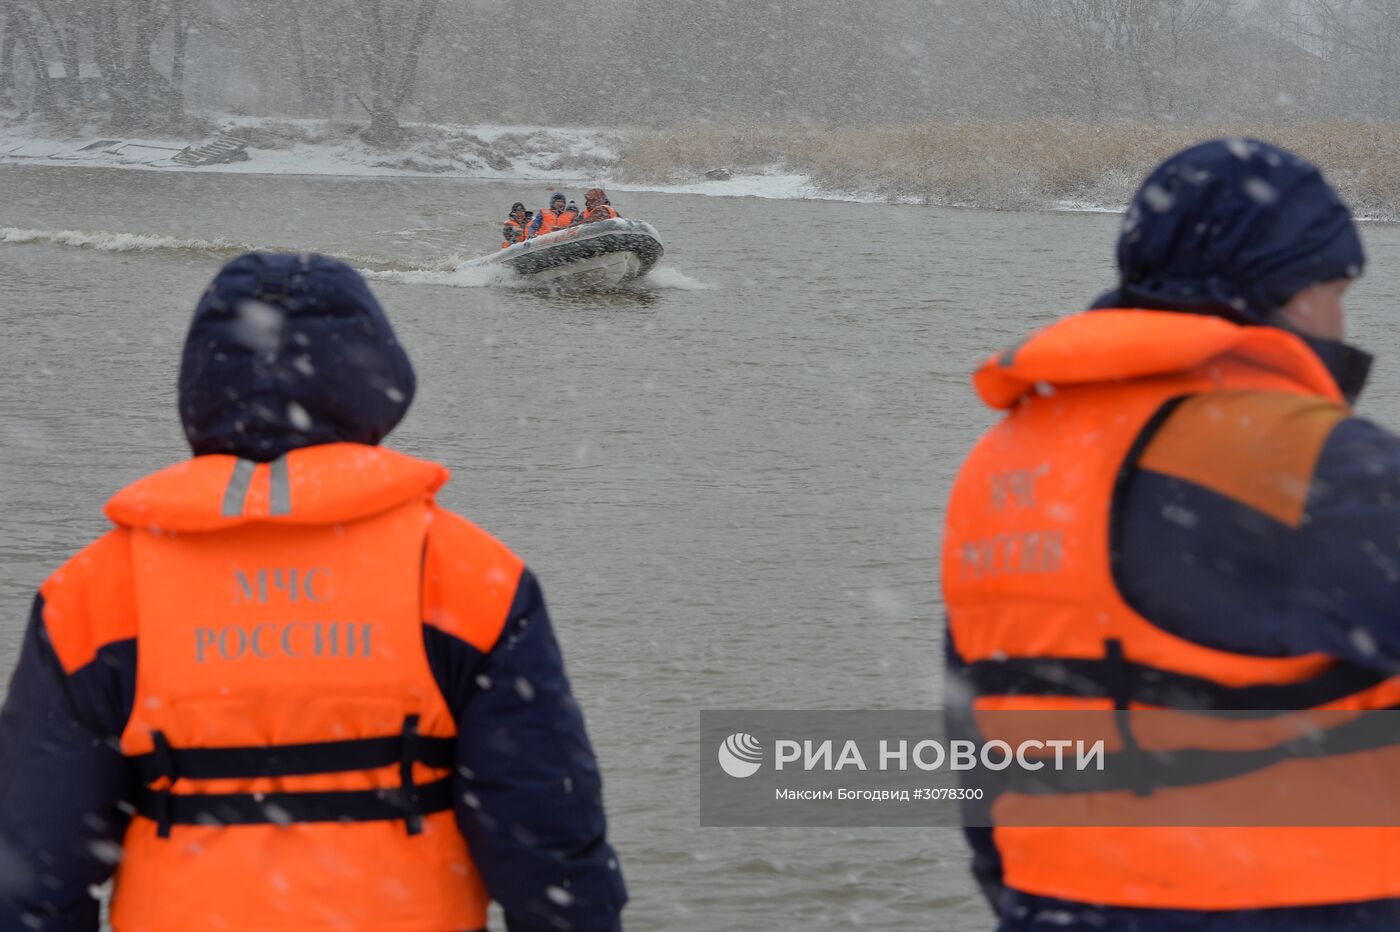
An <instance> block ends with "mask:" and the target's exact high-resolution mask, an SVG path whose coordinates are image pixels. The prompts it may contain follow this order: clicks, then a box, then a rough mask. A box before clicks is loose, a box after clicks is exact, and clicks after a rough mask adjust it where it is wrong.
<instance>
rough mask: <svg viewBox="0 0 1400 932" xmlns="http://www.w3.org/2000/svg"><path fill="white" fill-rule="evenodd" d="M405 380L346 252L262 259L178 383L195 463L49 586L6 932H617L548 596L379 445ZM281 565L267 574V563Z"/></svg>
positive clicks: (220, 284) (19, 679) (608, 867)
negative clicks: (489, 908) (478, 931)
mask: <svg viewBox="0 0 1400 932" xmlns="http://www.w3.org/2000/svg"><path fill="white" fill-rule="evenodd" d="M414 391H415V377H414V373H413V369H412V367H411V366H410V364H409V360H408V357H407V355H406V354H405V353H404V351H403V349H402V348H401V347H400V345H399V344H398V342H397V340H396V338H395V336H394V333H393V331H392V329H391V328H390V326H389V323H388V320H387V319H386V318H385V316H384V313H383V311H382V310H381V308H380V306H379V303H378V302H377V300H376V299H375V297H374V295H373V294H372V293H371V292H370V290H369V288H368V287H367V286H366V284H365V282H364V280H363V279H362V278H361V277H360V276H359V275H358V274H357V273H356V272H355V271H354V270H352V269H351V268H349V267H348V266H346V265H344V264H343V263H341V262H338V261H335V260H332V259H328V258H326V257H323V256H317V255H302V256H291V255H277V254H268V253H250V254H248V255H244V256H241V257H239V258H237V259H234V260H233V261H231V262H230V263H228V264H227V265H226V266H225V267H224V268H223V270H222V271H220V273H219V274H218V276H217V277H216V278H215V279H214V281H213V283H212V284H211V286H210V288H209V289H208V290H207V291H206V292H205V294H204V296H203V297H202V298H201V300H200V303H199V307H198V309H197V311H196V313H195V317H194V320H193V323H192V325H191V327H190V331H189V336H188V338H187V341H186V344H185V348H184V357H183V360H182V365H181V370H180V385H179V408H180V416H181V419H182V421H183V423H184V427H185V433H186V436H187V437H188V439H189V443H190V446H191V448H192V449H193V451H194V453H195V457H194V458H193V459H191V460H187V461H184V462H182V463H179V464H177V465H175V466H173V467H170V468H168V469H165V470H162V471H160V472H157V473H154V474H152V475H150V476H147V477H146V478H144V479H142V480H139V481H138V482H136V483H134V484H133V485H131V486H129V487H128V488H127V489H125V490H123V491H122V492H120V493H118V495H116V496H115V497H114V498H113V499H112V501H111V502H110V503H109V504H108V506H107V514H108V516H109V517H110V518H111V519H112V521H113V523H114V525H115V527H114V528H113V530H112V531H110V532H109V533H108V534H106V535H104V536H103V537H102V538H100V539H99V540H98V541H97V542H95V543H94V544H92V545H91V546H89V547H88V548H85V549H84V550H83V551H82V552H81V553H80V554H79V555H78V556H76V557H74V558H73V559H72V560H70V561H69V562H68V563H67V564H66V565H65V566H64V567H63V568H62V569H61V570H60V571H59V572H57V573H55V574H54V575H53V576H52V577H50V578H49V580H48V581H46V582H45V583H44V585H43V587H42V589H41V592H40V595H39V596H38V597H37V598H36V600H35V603H34V608H33V611H32V614H31V616H30V619H29V627H28V631H27V633H26V635H25V638H24V642H23V646H22V649H21V653H20V658H19V663H18V667H17V669H16V671H15V673H14V676H13V679H12V680H11V682H10V686H9V692H8V695H7V696H6V699H5V703H4V706H3V709H0V932H19V930H40V932H42V930H96V929H97V928H98V924H99V915H98V913H99V910H98V901H97V900H96V899H95V898H94V894H93V891H94V890H95V889H96V888H97V887H99V886H100V885H101V884H103V883H104V882H105V881H106V880H107V879H108V878H110V877H112V875H113V873H114V871H115V872H116V882H115V893H114V902H113V907H112V915H111V921H112V925H113V927H114V928H115V929H117V930H118V932H121V930H123V929H128V928H142V929H206V928H234V929H237V928H274V927H276V928H307V929H310V928H333V927H334V928H396V929H424V930H429V929H443V928H456V929H475V928H478V927H484V926H485V915H486V912H485V910H486V904H487V902H488V900H495V901H497V902H499V903H500V905H501V906H502V908H503V910H504V912H505V916H506V923H507V926H508V928H509V929H510V930H512V932H545V930H558V929H574V930H578V932H589V930H592V932H613V930H618V929H620V928H621V924H620V919H619V915H620V911H621V909H622V906H623V904H624V903H625V902H626V893H625V891H624V888H623V883H622V877H621V873H620V871H619V867H618V863H617V859H616V856H615V855H614V853H613V851H612V849H611V847H610V846H609V845H608V843H607V841H606V838H605V824H604V815H603V805H602V796H601V786H600V780H599V774H598V769H597V765H596V762H595V760H594V757H593V752H592V749H591V747H590V744H589V740H588V737H587V735H586V733H585V731H584V724H583V718H582V715H581V713H580V710H579V708H578V705H577V704H576V703H575V701H574V699H573V696H572V693H571V691H570V687H569V683H568V680H567V678H566V677H565V674H564V668H563V661H562V658H561V655H560V651H559V645H558V643H557V642H556V640H555V637H554V633H553V630H552V627H551V624H550V619H549V614H548V612H547V611H546V608H545V604H544V600H543V596H542V594H541V591H540V587H539V584H538V583H537V582H536V580H535V578H534V577H533V575H532V574H531V573H530V571H529V570H528V569H526V568H525V567H524V565H523V564H522V563H521V562H520V561H519V559H518V558H516V557H515V556H514V555H513V554H511V553H510V551H509V550H507V549H506V548H505V547H504V546H503V545H501V544H500V543H499V542H498V541H496V540H495V539H494V538H491V537H490V536H489V535H487V534H486V533H485V532H483V531H481V530H480V529H479V528H476V527H475V526H474V525H472V524H471V523H470V522H468V521H466V520H464V519H462V518H460V517H458V516H456V515H454V514H452V513H450V512H447V511H445V510H444V509H442V508H440V507H438V506H437V505H436V504H435V502H434V501H433V493H434V492H435V490H436V489H437V488H438V487H440V486H441V485H442V484H443V483H444V482H445V481H446V480H447V472H446V470H445V469H443V468H442V467H440V466H437V465H436V464H433V463H429V462H426V461H423V460H418V459H415V458H412V457H408V456H404V455H403V454H400V453H396V452H394V451H391V450H388V449H385V448H383V447H380V446H378V444H379V441H380V440H381V439H382V438H383V437H384V436H385V435H386V434H387V433H389V431H390V430H392V429H393V427H394V426H395V425H396V424H397V423H398V421H399V420H400V419H401V418H402V417H403V415H404V413H405V412H406V411H407V409H408V406H409V404H410V403H411V401H412V400H413V396H414ZM268 564H270V565H268Z"/></svg>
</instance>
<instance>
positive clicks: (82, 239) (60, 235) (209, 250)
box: [0, 227, 257, 256]
mask: <svg viewBox="0 0 1400 932" xmlns="http://www.w3.org/2000/svg"><path fill="white" fill-rule="evenodd" d="M0 243H49V244H52V245H55V246H69V247H72V248H74V249H96V250H98V251H99V252H150V251H155V250H175V251H178V252H194V253H206V254H210V255H220V256H223V255H237V254H238V253H241V252H247V251H249V250H250V249H256V248H257V247H255V246H249V245H246V244H244V243H235V242H231V241H229V240H223V239H214V240H209V239H185V238H182V237H178V236H162V235H160V234H154V233H122V232H117V231H112V230H28V229H24V228H22V227H0Z"/></svg>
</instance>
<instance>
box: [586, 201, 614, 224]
mask: <svg viewBox="0 0 1400 932" xmlns="http://www.w3.org/2000/svg"><path fill="white" fill-rule="evenodd" d="M620 216H622V215H621V214H619V213H618V212H617V211H616V210H614V209H613V206H612V205H611V204H599V205H598V206H597V207H590V208H588V209H587V210H585V211H584V212H583V219H582V220H580V221H579V222H580V223H594V222H596V221H599V220H616V219H617V218H618V217H620Z"/></svg>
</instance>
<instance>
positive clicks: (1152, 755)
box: [987, 710, 1400, 796]
mask: <svg viewBox="0 0 1400 932" xmlns="http://www.w3.org/2000/svg"><path fill="white" fill-rule="evenodd" d="M1377 711H1393V710H1372V711H1367V712H1361V713H1358V715H1357V717H1356V718H1353V719H1351V720H1349V721H1346V722H1343V723H1341V724H1338V725H1334V726H1332V727H1330V728H1325V729H1322V730H1320V731H1309V732H1308V733H1306V734H1300V735H1298V736H1297V737H1294V738H1291V739H1289V740H1286V741H1280V742H1279V743H1277V744H1273V745H1269V746H1268V747H1262V748H1254V749H1251V750H1240V751H1229V750H1212V749H1205V748H1174V749H1171V750H1164V749H1148V748H1143V747H1141V746H1137V747H1133V748H1131V749H1125V750H1123V751H1117V752H1112V753H1109V754H1106V755H1104V765H1103V768H1102V769H1086V770H1077V769H1063V770H1057V769H1054V768H1042V769H1040V770H1029V769H1023V768H1009V769H1008V770H1005V771H999V772H993V773H989V774H988V775H987V780H988V782H989V783H991V784H992V785H993V787H992V792H993V793H1000V792H1006V791H1012V792H1017V793H1027V794H1034V795H1045V794H1060V793H1106V792H1116V791H1123V790H1128V791H1132V792H1133V793H1134V795H1139V796H1143V795H1151V792H1152V791H1154V790H1165V789H1176V788H1181V787H1189V786H1198V785H1202V784H1209V783H1216V782H1219V781H1223V780H1230V779H1233V778H1235V777H1240V776H1244V775H1245V774H1250V773H1254V772H1255V771H1258V770H1263V769H1264V768H1266V767H1272V766H1273V765H1275V764H1279V763H1283V762H1284V761H1288V760H1298V759H1304V760H1310V761H1317V760H1320V759H1322V758H1325V757H1335V756H1341V755H1348V754H1359V753H1365V752H1368V751H1377V750H1382V749H1385V748H1390V747H1394V746H1396V745H1397V744H1400V733H1397V726H1396V722H1395V719H1394V717H1393V716H1391V715H1377V714H1375V712H1377ZM1149 714H1150V713H1149ZM1292 714H1294V715H1301V714H1305V713H1302V712H1294V713H1292Z"/></svg>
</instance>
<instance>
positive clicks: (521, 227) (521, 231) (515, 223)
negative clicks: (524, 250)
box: [501, 218, 529, 249]
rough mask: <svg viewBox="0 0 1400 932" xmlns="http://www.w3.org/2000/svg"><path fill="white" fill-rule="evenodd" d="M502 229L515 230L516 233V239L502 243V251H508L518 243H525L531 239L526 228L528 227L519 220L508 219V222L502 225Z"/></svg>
mask: <svg viewBox="0 0 1400 932" xmlns="http://www.w3.org/2000/svg"><path fill="white" fill-rule="evenodd" d="M501 228H502V229H503V230H513V231H514V232H515V239H513V240H510V239H507V240H502V241H501V248H502V249H507V248H509V247H511V246H514V245H515V244H516V243H523V242H525V240H526V239H528V238H529V232H528V230H527V228H526V225H525V224H524V223H521V222H520V221H519V220H515V219H513V218H506V222H505V223H504V224H502V227H501Z"/></svg>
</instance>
